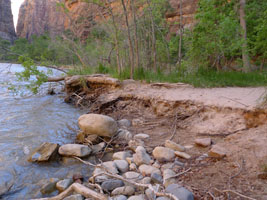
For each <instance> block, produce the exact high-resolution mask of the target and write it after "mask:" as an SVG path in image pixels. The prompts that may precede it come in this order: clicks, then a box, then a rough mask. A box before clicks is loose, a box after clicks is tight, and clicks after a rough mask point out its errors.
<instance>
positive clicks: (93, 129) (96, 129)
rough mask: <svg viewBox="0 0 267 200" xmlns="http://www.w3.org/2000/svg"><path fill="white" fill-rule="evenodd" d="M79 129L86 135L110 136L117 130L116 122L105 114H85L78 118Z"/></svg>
mask: <svg viewBox="0 0 267 200" xmlns="http://www.w3.org/2000/svg"><path fill="white" fill-rule="evenodd" d="M78 124H79V127H80V129H81V130H82V131H83V133H84V134H86V135H92V134H95V135H98V136H103V137H112V136H114V135H115V134H116V133H117V131H118V126H117V122H116V121H115V120H114V119H113V118H111V117H108V116H106V115H99V114H86V115H82V116H80V118H79V119H78Z"/></svg>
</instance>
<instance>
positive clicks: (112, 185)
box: [101, 179, 124, 192]
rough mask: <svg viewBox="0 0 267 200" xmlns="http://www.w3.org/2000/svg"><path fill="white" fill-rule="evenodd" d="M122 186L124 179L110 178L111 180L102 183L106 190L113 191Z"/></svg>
mask: <svg viewBox="0 0 267 200" xmlns="http://www.w3.org/2000/svg"><path fill="white" fill-rule="evenodd" d="M122 186H124V183H123V181H121V180H116V179H110V180H107V181H104V182H103V183H102V184H101V188H102V189H103V190H104V191H106V192H109V191H112V190H114V189H116V188H118V187H122Z"/></svg>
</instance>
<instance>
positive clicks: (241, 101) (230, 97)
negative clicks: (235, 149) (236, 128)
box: [124, 82, 266, 110]
mask: <svg viewBox="0 0 267 200" xmlns="http://www.w3.org/2000/svg"><path fill="white" fill-rule="evenodd" d="M124 90H126V91H127V90H129V92H132V93H133V94H135V95H137V96H146V97H151V98H155V99H162V100H167V101H194V102H196V103H202V104H204V105H208V106H217V107H231V108H241V109H246V110H251V109H255V108H256V107H258V106H259V105H260V103H261V102H262V98H263V96H264V93H265V91H266V89H265V88H264V87H256V88H241V87H228V88H193V87H192V86H190V85H185V84H140V83H139V84H138V82H132V83H131V82H130V83H128V84H127V82H126V84H125V87H124ZM124 92H125V91H124Z"/></svg>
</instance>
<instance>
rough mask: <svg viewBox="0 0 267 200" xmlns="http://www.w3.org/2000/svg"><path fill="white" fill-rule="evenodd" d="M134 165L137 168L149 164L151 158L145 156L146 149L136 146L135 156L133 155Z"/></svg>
mask: <svg viewBox="0 0 267 200" xmlns="http://www.w3.org/2000/svg"><path fill="white" fill-rule="evenodd" d="M133 161H134V163H135V164H136V165H137V166H139V165H142V164H150V163H151V158H150V156H149V155H148V154H147V152H146V149H145V148H144V147H142V146H138V147H137V148H136V150H135V154H134V155H133Z"/></svg>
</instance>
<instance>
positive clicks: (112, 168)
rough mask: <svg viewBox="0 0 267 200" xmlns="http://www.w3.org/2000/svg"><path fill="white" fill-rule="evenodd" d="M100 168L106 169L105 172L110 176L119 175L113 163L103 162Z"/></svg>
mask: <svg viewBox="0 0 267 200" xmlns="http://www.w3.org/2000/svg"><path fill="white" fill-rule="evenodd" d="M102 166H103V167H104V168H105V169H106V171H107V172H109V173H111V174H118V173H119V172H118V169H117V165H116V164H115V162H113V161H107V162H103V163H102Z"/></svg>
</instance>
